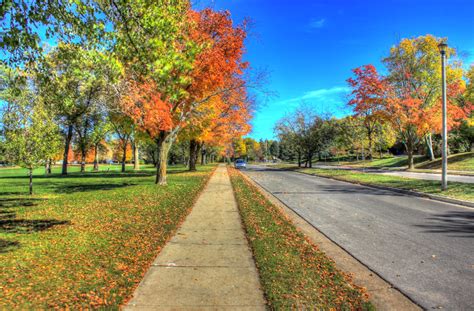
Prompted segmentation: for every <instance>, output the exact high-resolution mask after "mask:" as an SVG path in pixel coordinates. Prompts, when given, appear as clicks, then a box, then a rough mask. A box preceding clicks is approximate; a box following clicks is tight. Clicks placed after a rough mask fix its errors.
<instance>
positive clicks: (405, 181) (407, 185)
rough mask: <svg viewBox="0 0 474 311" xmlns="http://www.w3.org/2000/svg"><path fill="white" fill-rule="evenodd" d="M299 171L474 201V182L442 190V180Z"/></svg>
mask: <svg viewBox="0 0 474 311" xmlns="http://www.w3.org/2000/svg"><path fill="white" fill-rule="evenodd" d="M297 171H300V172H304V173H309V174H314V175H319V176H326V177H332V178H336V179H340V180H344V181H350V182H357V183H363V184H368V185H379V186H387V187H393V188H400V189H406V190H413V191H418V192H424V193H429V194H436V195H440V196H446V197H450V198H454V199H460V200H467V201H474V184H467V183H458V182H448V190H447V191H441V190H440V188H441V186H440V182H439V181H432V180H421V179H411V178H404V177H398V176H387V175H380V174H371V173H363V172H358V171H347V170H327V169H317V168H311V169H309V168H302V169H297Z"/></svg>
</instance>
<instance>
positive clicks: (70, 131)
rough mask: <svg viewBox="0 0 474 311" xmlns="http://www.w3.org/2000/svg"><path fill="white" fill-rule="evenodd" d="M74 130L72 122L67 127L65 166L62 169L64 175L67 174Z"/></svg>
mask: <svg viewBox="0 0 474 311" xmlns="http://www.w3.org/2000/svg"><path fill="white" fill-rule="evenodd" d="M72 130H73V128H72V124H70V125H69V126H68V129H67V135H66V143H65V145H64V155H63V168H62V171H61V174H62V175H67V165H68V156H69V148H70V147H71V140H72Z"/></svg>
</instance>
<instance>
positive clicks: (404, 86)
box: [383, 35, 462, 168]
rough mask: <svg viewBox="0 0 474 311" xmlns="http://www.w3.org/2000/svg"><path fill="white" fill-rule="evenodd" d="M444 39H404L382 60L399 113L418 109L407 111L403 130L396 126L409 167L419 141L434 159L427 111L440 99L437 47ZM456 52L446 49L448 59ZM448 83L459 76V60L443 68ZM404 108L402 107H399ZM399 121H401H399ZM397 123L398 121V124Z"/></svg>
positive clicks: (430, 126)
mask: <svg viewBox="0 0 474 311" xmlns="http://www.w3.org/2000/svg"><path fill="white" fill-rule="evenodd" d="M442 41H444V39H440V38H436V37H434V36H432V35H426V36H420V37H417V38H413V39H403V40H401V41H400V43H399V44H398V45H396V46H393V47H392V48H391V49H390V55H389V56H388V57H386V58H385V59H384V60H383V61H384V63H385V65H386V66H387V68H388V71H389V74H388V77H387V78H388V82H389V83H390V84H391V85H392V92H393V94H392V95H394V96H395V97H396V98H397V99H396V100H394V101H398V103H395V102H394V101H393V100H392V103H393V104H394V105H395V106H397V105H398V108H395V110H397V111H398V112H400V113H402V111H403V110H406V109H417V111H415V112H409V111H406V114H405V117H403V118H404V119H406V120H407V121H409V120H408V119H407V117H410V116H412V117H414V118H415V119H416V122H413V120H411V121H409V122H408V123H407V126H406V127H400V126H397V128H398V129H399V130H401V131H405V133H401V132H400V137H401V139H402V140H403V141H404V145H405V147H406V148H407V153H408V156H409V159H410V160H409V166H410V168H413V163H412V161H411V160H412V158H413V157H412V155H413V152H414V148H415V147H416V145H417V144H418V142H419V141H420V140H421V139H424V140H425V143H426V144H427V147H428V150H429V155H430V157H431V159H434V153H433V147H432V141H431V136H432V134H433V132H434V129H433V127H432V125H434V123H433V122H432V121H431V120H430V119H429V117H430V115H431V114H430V113H429V110H430V109H431V108H433V106H435V105H436V104H437V103H439V99H440V97H441V83H440V81H441V66H440V60H439V51H438V44H439V43H440V42H442ZM455 54H456V51H455V50H454V49H453V48H449V49H448V51H447V57H453V56H455ZM446 73H447V83H448V85H449V84H452V82H453V81H457V80H459V79H460V78H461V77H462V67H461V63H460V62H459V61H451V62H449V63H448V64H447V67H446ZM400 105H402V106H405V108H402V106H400ZM392 108H393V107H392ZM399 121H400V120H399ZM398 123H400V122H398Z"/></svg>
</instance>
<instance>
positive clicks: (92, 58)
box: [37, 43, 121, 175]
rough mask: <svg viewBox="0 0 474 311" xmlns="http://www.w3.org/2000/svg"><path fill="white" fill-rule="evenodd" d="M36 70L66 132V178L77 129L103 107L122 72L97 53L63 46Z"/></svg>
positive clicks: (46, 58)
mask: <svg viewBox="0 0 474 311" xmlns="http://www.w3.org/2000/svg"><path fill="white" fill-rule="evenodd" d="M37 70H38V72H39V73H38V76H39V89H40V92H41V93H42V97H43V98H44V99H45V101H46V104H47V105H48V107H49V109H50V110H51V111H52V112H54V113H55V115H56V117H57V118H58V120H59V121H60V122H61V123H62V125H63V127H64V130H65V140H64V141H65V144H64V156H63V166H62V174H63V175H66V174H67V167H68V160H69V159H68V154H69V150H70V148H71V141H72V138H73V134H74V126H77V125H79V124H81V123H82V125H85V122H86V120H87V118H88V116H90V115H91V114H92V113H93V112H94V111H95V110H96V109H97V106H98V105H100V104H101V103H102V100H103V93H104V91H105V87H106V85H108V84H109V83H111V80H112V79H114V78H115V76H116V75H118V72H120V70H121V68H120V64H118V63H117V62H116V61H114V60H113V58H110V57H109V56H107V55H105V54H102V53H99V52H97V51H95V50H87V49H84V48H82V47H80V46H78V45H76V44H64V43H60V44H59V45H58V46H57V47H56V48H55V49H53V50H52V51H51V52H50V53H48V55H46V57H45V58H44V61H43V62H41V63H40V64H39V68H37ZM81 120H82V121H81Z"/></svg>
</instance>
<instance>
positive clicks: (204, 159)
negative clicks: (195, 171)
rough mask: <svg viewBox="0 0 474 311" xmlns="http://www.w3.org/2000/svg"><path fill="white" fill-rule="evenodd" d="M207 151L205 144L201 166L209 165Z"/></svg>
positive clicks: (202, 150)
mask: <svg viewBox="0 0 474 311" xmlns="http://www.w3.org/2000/svg"><path fill="white" fill-rule="evenodd" d="M206 162H207V151H206V147H205V146H204V143H202V145H201V165H206V164H207V163H206Z"/></svg>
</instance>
